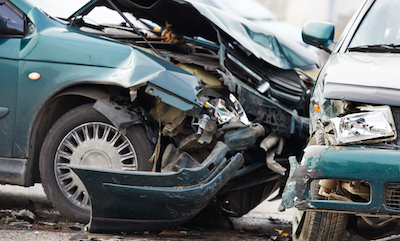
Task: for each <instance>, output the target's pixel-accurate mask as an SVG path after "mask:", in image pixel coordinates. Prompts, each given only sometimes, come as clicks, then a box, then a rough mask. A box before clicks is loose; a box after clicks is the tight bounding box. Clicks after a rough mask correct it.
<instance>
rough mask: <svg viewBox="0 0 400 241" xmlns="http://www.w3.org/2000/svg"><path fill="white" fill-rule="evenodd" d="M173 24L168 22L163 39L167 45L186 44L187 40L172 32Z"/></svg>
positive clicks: (162, 33)
mask: <svg viewBox="0 0 400 241" xmlns="http://www.w3.org/2000/svg"><path fill="white" fill-rule="evenodd" d="M171 27H172V24H170V23H168V22H166V23H165V28H164V30H163V31H162V32H161V38H162V39H163V40H164V42H166V43H174V44H184V43H186V40H185V39H184V38H183V36H182V35H179V34H176V33H174V31H172V30H171Z"/></svg>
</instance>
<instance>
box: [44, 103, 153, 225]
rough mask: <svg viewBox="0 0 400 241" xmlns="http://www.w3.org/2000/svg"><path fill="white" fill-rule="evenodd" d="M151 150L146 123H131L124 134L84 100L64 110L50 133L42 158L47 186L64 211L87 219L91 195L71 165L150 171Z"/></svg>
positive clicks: (47, 191)
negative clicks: (84, 102) (144, 125)
mask: <svg viewBox="0 0 400 241" xmlns="http://www.w3.org/2000/svg"><path fill="white" fill-rule="evenodd" d="M152 152H153V145H152V144H151V143H150V141H149V140H148V138H147V136H146V133H145V131H144V129H143V127H142V126H139V125H135V126H131V127H130V128H128V130H127V133H126V134H121V133H119V131H118V130H117V129H116V128H115V127H114V126H112V125H111V124H110V122H109V121H108V120H107V118H105V117H104V116H103V115H102V114H101V113H99V112H98V111H97V110H95V109H94V108H93V105H92V104H86V105H82V106H79V107H76V108H74V109H72V110H70V111H69V112H67V113H66V114H65V115H63V116H62V117H61V118H60V119H59V120H58V121H56V123H55V124H54V125H53V126H52V128H51V129H50V131H49V133H48V134H47V135H46V138H45V140H44V142H43V145H42V150H41V153H40V162H39V169H40V175H41V179H42V184H43V188H44V190H45V192H46V194H47V197H48V198H49V199H50V201H51V202H52V203H53V205H54V206H55V207H56V208H57V209H58V210H59V211H60V213H61V214H63V215H65V216H66V217H68V218H71V219H72V220H75V221H79V222H88V221H89V215H90V202H89V195H88V193H87V191H86V188H85V186H84V184H83V183H82V181H81V180H80V179H79V178H78V176H77V175H76V174H75V173H74V172H72V171H71V170H70V169H69V168H68V165H72V166H77V167H88V168H94V169H103V170H126V171H135V170H141V171H149V170H151V168H152V163H151V162H149V158H150V156H151V155H152Z"/></svg>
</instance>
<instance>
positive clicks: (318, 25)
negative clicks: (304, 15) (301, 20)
mask: <svg viewBox="0 0 400 241" xmlns="http://www.w3.org/2000/svg"><path fill="white" fill-rule="evenodd" d="M301 35H302V37H303V41H304V42H305V43H306V44H310V45H312V46H315V47H317V48H320V49H323V50H325V51H327V52H328V53H332V51H331V50H330V49H329V48H328V46H329V45H330V44H331V43H333V37H334V35H335V26H334V25H333V24H332V23H328V22H322V21H308V22H306V23H305V24H304V26H303V31H302V32H301Z"/></svg>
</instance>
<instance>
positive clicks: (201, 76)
mask: <svg viewBox="0 0 400 241" xmlns="http://www.w3.org/2000/svg"><path fill="white" fill-rule="evenodd" d="M177 66H179V67H180V68H182V69H183V70H186V71H187V72H189V73H191V74H193V75H195V76H196V77H197V81H198V82H199V84H200V85H202V86H204V87H206V88H220V87H222V83H221V82H220V81H219V80H218V79H217V78H216V77H215V76H214V75H212V74H211V73H210V72H208V71H205V70H204V68H202V67H199V66H197V65H194V64H177Z"/></svg>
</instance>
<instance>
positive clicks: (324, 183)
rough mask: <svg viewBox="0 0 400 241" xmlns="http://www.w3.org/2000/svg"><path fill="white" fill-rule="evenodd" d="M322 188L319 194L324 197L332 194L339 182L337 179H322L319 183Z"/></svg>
mask: <svg viewBox="0 0 400 241" xmlns="http://www.w3.org/2000/svg"><path fill="white" fill-rule="evenodd" d="M318 184H319V186H320V188H319V191H318V194H319V195H321V196H323V195H322V193H323V192H324V193H331V192H334V191H335V190H336V185H337V181H336V180H335V179H322V180H319V182H318Z"/></svg>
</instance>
